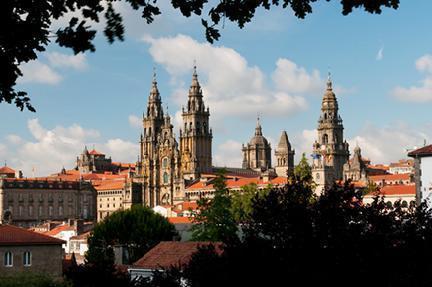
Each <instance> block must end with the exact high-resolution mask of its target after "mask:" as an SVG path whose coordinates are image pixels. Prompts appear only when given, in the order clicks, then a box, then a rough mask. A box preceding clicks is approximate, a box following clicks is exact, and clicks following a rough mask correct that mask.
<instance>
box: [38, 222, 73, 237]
mask: <svg viewBox="0 0 432 287" xmlns="http://www.w3.org/2000/svg"><path fill="white" fill-rule="evenodd" d="M70 230H75V227H74V226H70V225H69V224H63V225H59V226H57V227H55V228H53V229H51V230H49V231H46V232H44V233H43V234H45V235H49V236H56V235H57V234H59V233H60V232H63V231H70Z"/></svg>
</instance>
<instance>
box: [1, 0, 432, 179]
mask: <svg viewBox="0 0 432 287" xmlns="http://www.w3.org/2000/svg"><path fill="white" fill-rule="evenodd" d="M319 2H320V3H315V4H314V5H313V10H314V11H313V13H312V14H310V15H308V16H307V17H306V19H297V18H296V17H295V16H294V15H293V13H292V11H290V10H289V9H282V8H274V9H272V10H271V11H266V10H262V9H261V10H259V11H258V12H257V15H256V17H255V18H254V19H253V21H252V22H251V23H249V24H247V25H246V27H245V28H244V29H239V28H238V27H237V26H236V25H235V24H234V23H230V22H229V21H226V22H225V24H224V27H220V28H221V30H220V32H221V34H222V36H221V38H220V40H219V41H217V42H215V43H214V44H209V43H207V42H206V40H205V37H204V29H203V27H202V26H201V20H200V18H199V17H191V18H185V17H183V16H181V15H180V12H179V11H176V10H173V9H172V8H171V7H170V6H169V3H168V1H163V2H161V3H162V7H161V8H162V14H161V15H160V16H158V17H156V20H155V22H154V23H153V24H150V25H148V24H146V23H145V21H144V20H143V19H141V18H140V16H139V13H135V12H134V11H132V10H131V9H129V8H128V7H127V6H126V5H125V4H121V3H117V2H116V3H117V4H116V5H117V8H118V9H119V11H120V12H121V13H122V16H123V18H124V20H125V28H126V37H125V41H124V42H115V43H114V44H112V45H111V44H108V43H107V41H106V39H105V38H104V36H103V33H101V31H102V29H103V23H102V24H96V25H95V27H96V28H97V29H98V31H99V33H98V36H97V38H96V41H95V45H96V52H95V53H85V54H78V55H73V53H72V52H71V51H70V50H68V49H64V48H60V47H58V46H57V45H55V43H53V44H50V45H49V46H48V48H47V51H46V52H43V53H41V54H39V58H38V60H36V61H32V62H30V63H26V64H23V65H22V66H21V68H22V70H23V72H24V76H23V77H22V78H21V79H20V80H19V84H18V85H17V88H19V89H24V90H26V91H27V92H28V93H29V95H30V97H31V99H32V104H33V106H34V107H35V108H36V109H37V112H36V113H32V112H29V111H23V112H20V111H19V110H18V109H17V108H16V107H14V106H13V105H8V104H4V103H1V104H0V117H1V119H2V123H1V125H0V160H1V161H5V162H6V163H7V165H8V166H11V167H12V168H15V169H17V170H22V171H23V172H24V176H28V177H30V176H33V175H37V176H43V175H48V174H50V173H54V172H58V171H60V170H61V168H62V167H65V168H73V167H74V166H75V161H76V157H77V156H78V154H79V153H81V151H82V150H83V149H84V146H85V145H87V146H88V147H89V148H93V147H94V148H96V149H97V150H99V151H102V152H104V153H105V154H107V156H111V157H112V159H113V161H125V162H135V161H136V160H137V157H138V139H139V135H140V133H141V129H142V127H141V119H142V113H143V112H144V110H145V109H146V105H147V99H148V95H149V91H150V87H151V80H152V74H153V68H154V69H155V70H156V74H157V81H158V86H159V91H160V93H161V97H162V101H163V106H164V109H166V108H168V111H169V114H170V115H171V117H172V122H173V124H174V126H175V133H176V134H177V135H178V134H179V132H178V127H179V126H180V125H179V124H180V123H181V112H180V111H181V107H182V105H185V104H186V103H187V91H188V88H189V85H190V82H191V77H192V67H193V63H194V61H196V65H197V71H198V76H199V81H200V83H201V86H202V88H203V93H204V101H205V103H206V105H208V106H209V107H210V114H211V116H210V126H211V127H212V128H213V164H214V165H216V166H232V167H233V166H241V159H242V155H241V145H242V143H246V142H248V141H249V140H250V138H251V137H252V136H253V134H254V128H255V125H256V118H257V115H258V114H259V115H260V118H261V124H262V128H263V133H264V136H265V137H266V138H267V139H268V140H269V141H270V142H271V144H272V147H273V148H275V147H276V146H277V142H278V140H279V137H280V134H281V132H282V130H286V131H287V133H288V137H289V141H290V142H291V144H292V145H293V147H294V148H295V150H296V155H295V160H296V161H298V160H299V159H300V157H301V154H302V153H303V152H305V153H306V155H307V156H308V157H310V154H311V150H312V143H313V142H314V140H315V138H316V130H315V129H316V127H317V120H318V118H319V113H320V106H321V99H322V95H323V93H324V90H325V81H326V79H327V74H328V72H329V71H330V72H331V77H332V81H333V86H334V89H335V92H336V96H337V98H338V101H339V108H340V111H339V112H340V115H341V117H342V119H343V123H344V127H345V130H344V137H345V138H346V140H347V141H348V142H349V143H350V149H351V150H353V148H354V147H355V146H356V145H357V144H358V145H359V146H360V147H361V149H362V154H363V156H365V157H368V158H370V159H371V161H372V163H389V162H394V161H397V160H399V159H402V158H406V153H407V150H409V149H413V148H415V147H420V146H422V145H423V144H424V142H426V143H429V144H430V143H431V141H432V129H431V127H432V117H431V112H430V111H431V108H432V45H431V44H432V36H431V34H430V28H431V27H432V18H431V17H430V11H431V10H432V2H431V1H426V0H423V1H416V3H415V4H413V3H410V2H411V1H401V5H400V8H399V9H397V10H392V9H385V10H384V11H383V13H382V14H381V15H371V14H368V13H366V12H364V11H363V10H355V11H354V12H353V13H352V14H350V15H348V16H343V15H342V14H341V6H340V4H339V3H338V1H332V2H330V3H328V2H327V1H319ZM66 22H67V19H62V20H60V21H57V22H56V23H54V24H53V29H55V28H56V27H59V26H61V25H62V24H64V23H66ZM273 152H274V149H273ZM273 162H274V161H273Z"/></svg>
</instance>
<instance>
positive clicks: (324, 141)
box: [323, 134, 328, 144]
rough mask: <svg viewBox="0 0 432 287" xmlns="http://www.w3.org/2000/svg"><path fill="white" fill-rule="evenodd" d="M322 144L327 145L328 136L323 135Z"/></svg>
mask: <svg viewBox="0 0 432 287" xmlns="http://www.w3.org/2000/svg"><path fill="white" fill-rule="evenodd" d="M323 144H328V135H327V134H324V136H323Z"/></svg>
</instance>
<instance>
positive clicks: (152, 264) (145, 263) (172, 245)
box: [133, 241, 221, 269]
mask: <svg viewBox="0 0 432 287" xmlns="http://www.w3.org/2000/svg"><path fill="white" fill-rule="evenodd" d="M210 244H214V245H215V247H216V250H217V252H221V243H211V242H192V241H187V242H180V241H162V242H160V243H159V244H158V245H156V246H155V247H153V248H152V249H151V250H150V251H149V252H147V253H146V254H145V255H144V256H143V257H142V258H141V259H139V260H138V261H137V262H135V263H134V264H133V267H138V268H143V269H161V268H169V267H172V266H177V267H181V266H183V265H185V264H187V263H188V262H189V261H190V259H191V256H192V254H194V253H195V252H196V251H198V248H199V247H200V246H208V245H210Z"/></svg>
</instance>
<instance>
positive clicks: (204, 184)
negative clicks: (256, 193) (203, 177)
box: [187, 176, 287, 190]
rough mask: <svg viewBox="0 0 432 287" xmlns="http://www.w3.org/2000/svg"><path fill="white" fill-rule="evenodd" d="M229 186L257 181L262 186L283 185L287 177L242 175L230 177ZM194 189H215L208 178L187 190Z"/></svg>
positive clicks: (227, 182)
mask: <svg viewBox="0 0 432 287" xmlns="http://www.w3.org/2000/svg"><path fill="white" fill-rule="evenodd" d="M225 183H226V186H227V188H240V187H242V186H245V185H248V184H252V183H255V184H257V185H260V186H263V185H264V186H266V185H268V184H273V185H281V184H286V183H287V178H286V177H283V176H278V177H275V178H273V179H271V180H269V181H264V180H263V179H261V178H259V177H252V178H251V177H240V178H228V179H226V181H225ZM194 189H210V190H211V189H213V184H212V180H208V181H207V182H204V181H196V182H194V183H193V184H191V185H190V186H189V187H188V188H187V190H194Z"/></svg>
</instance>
